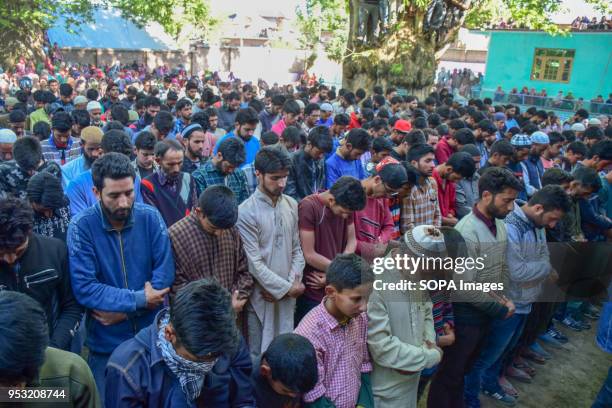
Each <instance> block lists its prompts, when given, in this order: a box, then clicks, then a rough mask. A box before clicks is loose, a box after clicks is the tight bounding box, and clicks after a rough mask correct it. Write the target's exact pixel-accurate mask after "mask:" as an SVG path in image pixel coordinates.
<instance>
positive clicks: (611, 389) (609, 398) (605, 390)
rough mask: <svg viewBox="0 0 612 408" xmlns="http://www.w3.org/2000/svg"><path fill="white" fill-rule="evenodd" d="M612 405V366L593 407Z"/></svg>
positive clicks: (601, 407)
mask: <svg viewBox="0 0 612 408" xmlns="http://www.w3.org/2000/svg"><path fill="white" fill-rule="evenodd" d="M606 407H612V367H610V369H609V370H608V377H607V378H606V381H604V383H603V385H602V386H601V389H600V390H599V393H598V394H597V397H595V401H594V402H593V405H591V408H606Z"/></svg>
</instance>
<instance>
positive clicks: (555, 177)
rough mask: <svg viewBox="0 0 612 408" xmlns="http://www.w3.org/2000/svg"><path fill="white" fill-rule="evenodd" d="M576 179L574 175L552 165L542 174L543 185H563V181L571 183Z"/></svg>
mask: <svg viewBox="0 0 612 408" xmlns="http://www.w3.org/2000/svg"><path fill="white" fill-rule="evenodd" d="M572 180H574V177H572V175H571V174H570V173H568V172H567V171H565V170H561V169H558V168H556V167H551V168H550V169H548V170H546V171H545V172H544V174H543V175H542V187H544V186H548V185H557V186H558V185H561V184H563V183H569V182H571V181H572Z"/></svg>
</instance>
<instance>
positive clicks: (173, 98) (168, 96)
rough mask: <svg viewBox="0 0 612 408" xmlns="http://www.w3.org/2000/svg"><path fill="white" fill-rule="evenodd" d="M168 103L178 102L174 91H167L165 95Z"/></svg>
mask: <svg viewBox="0 0 612 408" xmlns="http://www.w3.org/2000/svg"><path fill="white" fill-rule="evenodd" d="M168 101H178V94H177V93H176V92H175V91H168V93H167V94H166V102H168Z"/></svg>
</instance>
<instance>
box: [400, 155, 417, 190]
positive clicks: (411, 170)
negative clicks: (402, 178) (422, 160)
mask: <svg viewBox="0 0 612 408" xmlns="http://www.w3.org/2000/svg"><path fill="white" fill-rule="evenodd" d="M401 164H402V166H404V169H405V170H406V176H407V177H408V181H407V184H409V185H410V186H414V185H416V184H417V183H418V181H419V178H420V177H421V173H420V172H419V171H418V170H417V169H416V167H414V166H413V165H412V164H410V163H408V162H406V161H403V162H401Z"/></svg>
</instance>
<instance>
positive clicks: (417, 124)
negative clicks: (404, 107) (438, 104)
mask: <svg viewBox="0 0 612 408" xmlns="http://www.w3.org/2000/svg"><path fill="white" fill-rule="evenodd" d="M412 126H414V128H415V129H425V128H426V127H427V119H425V118H424V117H418V118H415V119H414V120H413V121H412Z"/></svg>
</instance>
